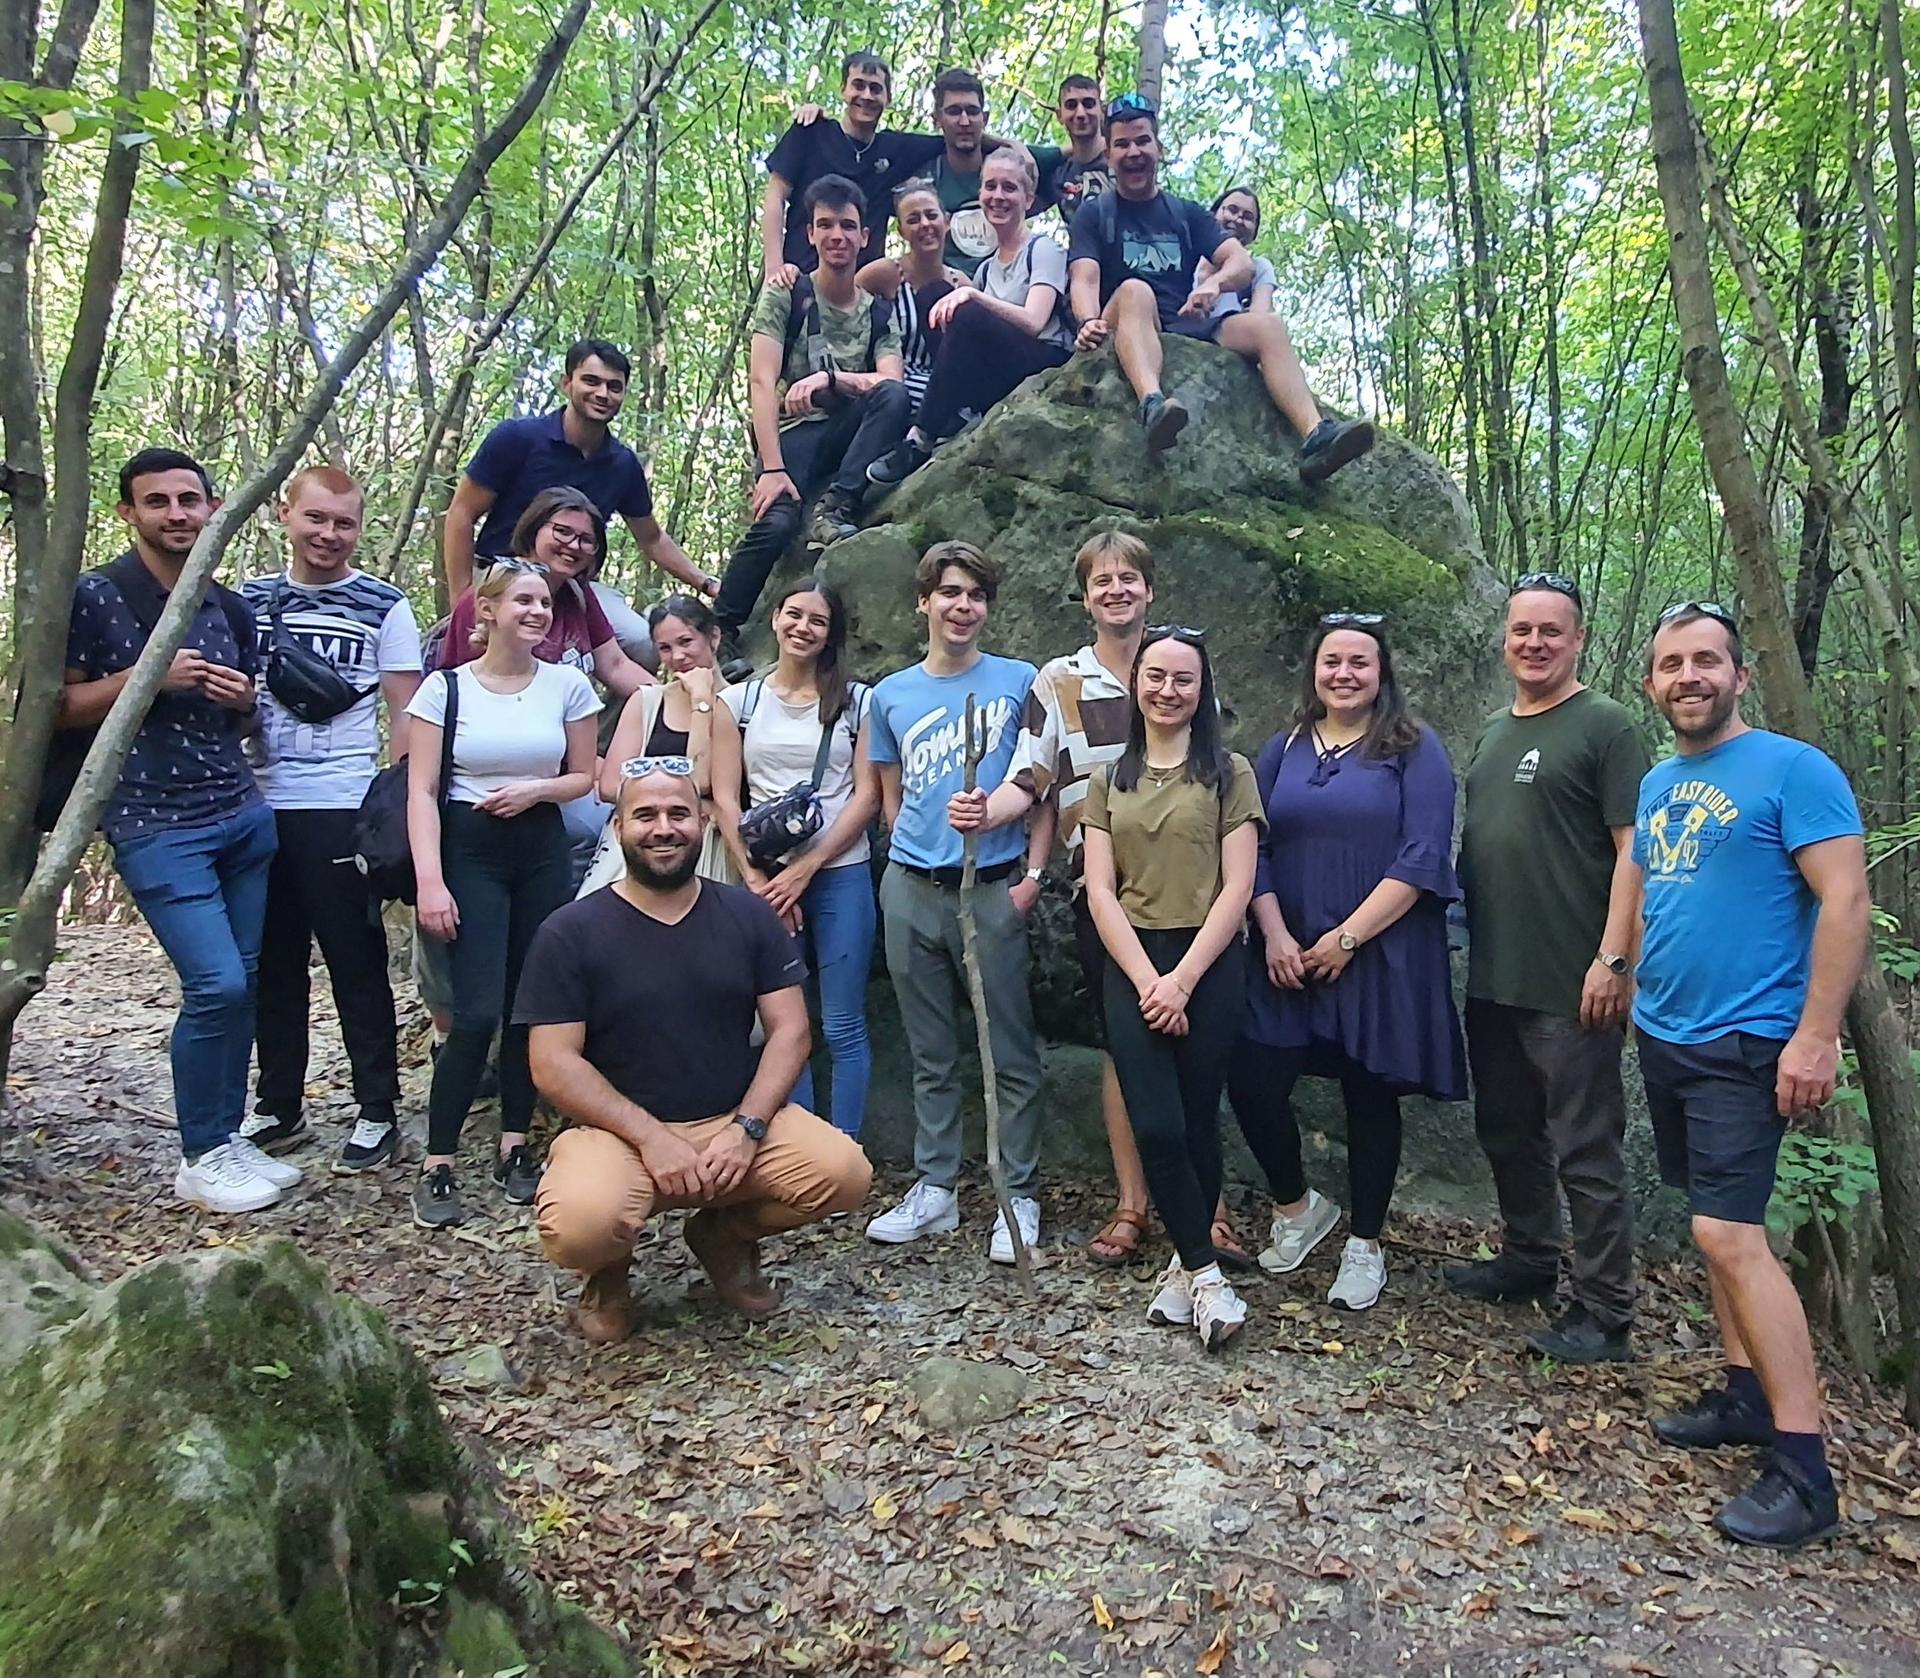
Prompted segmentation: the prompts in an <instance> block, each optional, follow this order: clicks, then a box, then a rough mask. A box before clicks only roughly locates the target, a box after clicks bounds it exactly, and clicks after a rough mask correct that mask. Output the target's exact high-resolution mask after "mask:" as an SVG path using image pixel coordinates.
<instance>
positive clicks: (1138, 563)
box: [1073, 530, 1153, 594]
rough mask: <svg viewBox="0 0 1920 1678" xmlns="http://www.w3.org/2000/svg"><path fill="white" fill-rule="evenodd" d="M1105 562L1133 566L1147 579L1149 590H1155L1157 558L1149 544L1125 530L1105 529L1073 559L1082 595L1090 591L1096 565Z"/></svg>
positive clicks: (1082, 547) (1083, 546)
mask: <svg viewBox="0 0 1920 1678" xmlns="http://www.w3.org/2000/svg"><path fill="white" fill-rule="evenodd" d="M1103 559H1110V560H1112V561H1113V562H1114V563H1115V564H1118V565H1131V566H1132V567H1133V568H1134V570H1136V571H1138V572H1139V573H1140V575H1141V576H1142V577H1143V578H1145V579H1146V584H1147V587H1148V588H1152V587H1153V555H1152V554H1151V553H1150V552H1149V551H1148V549H1147V544H1146V543H1145V542H1143V541H1141V540H1140V538H1139V537H1138V536H1132V535H1129V534H1128V533H1127V532H1126V531H1124V530H1102V531H1100V532H1098V533H1097V534H1096V535H1093V536H1089V537H1088V538H1087V540H1086V541H1085V542H1084V543H1083V544H1082V545H1081V548H1080V551H1079V552H1078V553H1077V554H1075V555H1074V556H1073V574H1074V575H1075V576H1076V577H1078V578H1079V579H1080V592H1081V593H1082V594H1085V593H1086V592H1087V579H1088V578H1089V577H1091V576H1092V575H1093V568H1094V566H1096V565H1098V564H1099V563H1100V561H1101V560H1103Z"/></svg>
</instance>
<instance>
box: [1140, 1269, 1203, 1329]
mask: <svg viewBox="0 0 1920 1678" xmlns="http://www.w3.org/2000/svg"><path fill="white" fill-rule="evenodd" d="M1147 1321H1148V1322H1150V1323H1158V1324H1159V1325H1160V1326H1161V1327H1163V1328H1187V1327H1189V1326H1191V1324H1192V1322H1193V1284H1192V1282H1191V1281H1190V1280H1189V1278H1188V1276H1187V1273H1186V1270H1185V1269H1184V1268H1183V1267H1182V1265H1181V1263H1180V1255H1179V1254H1178V1253H1175V1254H1174V1255H1173V1257H1172V1258H1171V1259H1169V1260H1168V1261H1167V1268H1166V1269H1165V1270H1163V1271H1161V1273H1160V1291H1159V1292H1158V1293H1157V1294H1155V1295H1154V1296H1153V1303H1152V1304H1151V1305H1149V1306H1148V1307H1147Z"/></svg>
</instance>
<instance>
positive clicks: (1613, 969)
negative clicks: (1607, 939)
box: [1593, 950, 1627, 978]
mask: <svg viewBox="0 0 1920 1678" xmlns="http://www.w3.org/2000/svg"><path fill="white" fill-rule="evenodd" d="M1593 959H1594V960H1595V961H1597V962H1599V964H1600V965H1601V966H1602V967H1604V968H1605V969H1606V970H1607V971H1608V972H1609V973H1618V974H1619V975H1620V976H1621V977H1622V978H1625V977H1626V974H1627V958H1626V957H1625V956H1610V955H1608V954H1607V952H1606V951H1605V950H1601V951H1600V952H1599V953H1598V954H1596V955H1595V956H1594V958H1593Z"/></svg>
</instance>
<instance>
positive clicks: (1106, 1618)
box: [1093, 1591, 1113, 1631]
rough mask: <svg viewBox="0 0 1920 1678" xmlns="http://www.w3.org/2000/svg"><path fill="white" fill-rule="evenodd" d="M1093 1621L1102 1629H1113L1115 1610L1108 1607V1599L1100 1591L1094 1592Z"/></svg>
mask: <svg viewBox="0 0 1920 1678" xmlns="http://www.w3.org/2000/svg"><path fill="white" fill-rule="evenodd" d="M1093 1623H1094V1624H1095V1625H1097V1626H1098V1627H1099V1628H1100V1629H1101V1630H1102V1631H1112V1630H1113V1611H1112V1610H1111V1609H1110V1608H1108V1607H1107V1599H1106V1598H1105V1597H1103V1596H1102V1595H1101V1594H1100V1593H1099V1592H1098V1591H1095V1592H1094V1593H1093Z"/></svg>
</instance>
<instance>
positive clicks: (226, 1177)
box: [173, 1142, 280, 1212]
mask: <svg viewBox="0 0 1920 1678" xmlns="http://www.w3.org/2000/svg"><path fill="white" fill-rule="evenodd" d="M173 1192H174V1193H175V1194H177V1195H178V1196H179V1197H180V1198H181V1199H182V1200H184V1201H186V1202H187V1203H188V1204H189V1205H190V1206H198V1207H200V1208H201V1209H202V1210H203V1211H208V1212H258V1211H260V1210H261V1209H262V1208H263V1207H267V1206H271V1205H273V1204H274V1203H275V1202H276V1201H277V1200H279V1198H280V1191H279V1189H278V1188H276V1187H275V1186H274V1185H273V1184H272V1183H270V1182H268V1181H267V1180H266V1178H264V1177H262V1176H261V1175H260V1174H259V1173H258V1172H256V1171H255V1170H254V1169H253V1167H252V1166H250V1165H249V1164H247V1162H246V1161H245V1159H243V1158H242V1157H241V1156H240V1155H239V1154H238V1153H236V1152H235V1151H234V1146H233V1144H232V1143H231V1142H223V1143H222V1144H221V1145H220V1146H219V1147H217V1148H209V1149H208V1150H207V1151H206V1152H205V1153H204V1154H202V1155H201V1156H200V1157H199V1158H198V1159H196V1160H185V1159H183V1160H182V1161H181V1162H180V1169H179V1170H178V1171H176V1172H175V1173H174V1175H173Z"/></svg>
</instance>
